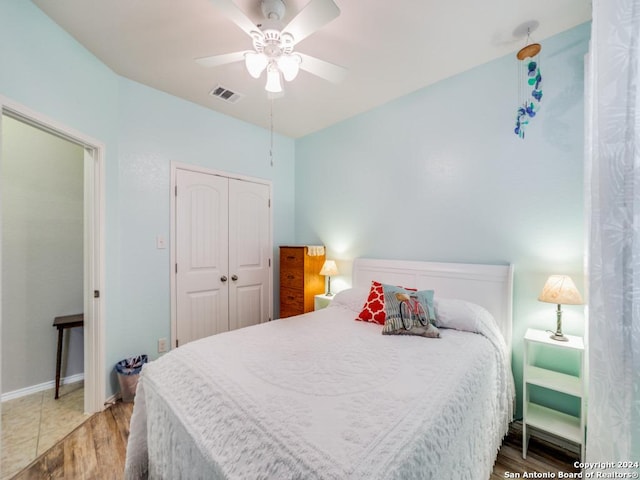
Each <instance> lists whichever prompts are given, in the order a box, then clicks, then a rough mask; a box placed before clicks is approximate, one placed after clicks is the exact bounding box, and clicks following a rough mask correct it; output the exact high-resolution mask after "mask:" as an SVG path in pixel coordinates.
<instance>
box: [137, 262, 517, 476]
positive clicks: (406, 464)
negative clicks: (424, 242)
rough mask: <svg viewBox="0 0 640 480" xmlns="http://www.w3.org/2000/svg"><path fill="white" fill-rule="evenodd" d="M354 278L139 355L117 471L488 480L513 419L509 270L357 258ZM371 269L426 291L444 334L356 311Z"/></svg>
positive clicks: (382, 278)
mask: <svg viewBox="0 0 640 480" xmlns="http://www.w3.org/2000/svg"><path fill="white" fill-rule="evenodd" d="M352 280H353V288H352V289H348V290H345V291H343V292H340V293H338V294H337V295H336V296H335V299H334V300H333V301H332V302H331V305H330V306H329V307H327V308H324V309H322V310H318V311H316V312H312V313H307V314H304V315H299V316H296V317H289V318H286V319H281V320H277V321H273V322H269V323H266V324H261V325H256V326H252V327H248V328H244V329H239V330H234V331H231V332H226V333H223V334H219V335H215V336H212V337H208V338H204V339H201V340H198V341H195V342H191V343H189V344H187V345H184V346H182V347H180V348H179V349H176V350H173V351H171V352H170V353H169V354H167V355H165V356H163V357H161V358H159V359H158V360H155V361H153V362H151V363H149V364H148V365H146V366H145V367H144V369H143V372H142V374H141V378H140V382H139V384H138V391H137V393H136V399H135V405H134V411H133V415H132V419H131V428H130V436H129V444H128V448H127V459H126V468H125V478H127V479H140V478H153V479H156V478H158V479H180V478H182V479H190V480H191V479H278V480H279V479H340V480H345V479H367V480H370V479H371V480H373V479H402V480H406V479H414V478H415V479H483V480H486V479H487V478H488V477H489V475H490V473H491V470H492V466H493V463H494V462H495V458H496V455H497V451H498V449H499V448H500V445H501V442H502V439H503V437H504V435H505V434H506V433H507V431H508V425H509V422H510V421H511V420H512V416H513V401H514V387H513V377H512V374H511V366H510V357H511V351H510V343H511V320H512V315H511V308H512V304H511V301H512V268H511V266H509V265H506V266H496V265H471V264H459V263H432V262H413V261H395V260H375V259H356V260H355V261H354V268H353V276H352ZM372 281H378V282H382V283H385V284H390V285H402V286H406V287H411V288H415V289H418V290H427V289H429V290H433V291H434V292H435V293H434V307H435V313H436V318H437V321H436V325H437V326H438V329H439V331H440V337H439V338H422V337H418V336H405V335H381V330H382V328H383V327H382V326H381V325H377V324H375V323H368V322H361V321H354V318H355V317H356V316H357V314H358V313H359V312H360V310H361V308H362V306H363V303H364V302H365V301H366V300H367V296H368V295H369V294H370V287H371V284H372Z"/></svg>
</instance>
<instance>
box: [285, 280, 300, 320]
mask: <svg viewBox="0 0 640 480" xmlns="http://www.w3.org/2000/svg"><path fill="white" fill-rule="evenodd" d="M301 313H304V292H303V291H302V290H298V289H294V288H286V287H285V288H283V287H282V286H281V287H280V317H282V318H284V317H290V316H292V315H299V314H301Z"/></svg>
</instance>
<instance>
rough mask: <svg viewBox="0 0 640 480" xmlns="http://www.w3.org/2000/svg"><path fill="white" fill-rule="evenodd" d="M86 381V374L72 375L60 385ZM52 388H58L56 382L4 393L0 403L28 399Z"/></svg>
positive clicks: (61, 380)
mask: <svg viewBox="0 0 640 480" xmlns="http://www.w3.org/2000/svg"><path fill="white" fill-rule="evenodd" d="M83 380H84V373H78V374H76V375H71V376H69V377H64V378H61V379H60V385H67V384H69V383H76V382H81V381H83ZM52 388H56V381H55V380H51V381H50V382H44V383H40V384H38V385H32V386H30V387H25V388H21V389H19V390H14V391H13V392H7V393H3V394H2V396H0V401H2V402H6V401H7V400H15V399H16V398H20V397H26V396H27V395H31V394H32V393H38V392H42V391H44V390H51V389H52Z"/></svg>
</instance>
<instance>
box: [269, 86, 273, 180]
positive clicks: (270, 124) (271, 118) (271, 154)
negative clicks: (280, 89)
mask: <svg viewBox="0 0 640 480" xmlns="http://www.w3.org/2000/svg"><path fill="white" fill-rule="evenodd" d="M269 162H270V163H271V166H272V167H273V98H271V99H269Z"/></svg>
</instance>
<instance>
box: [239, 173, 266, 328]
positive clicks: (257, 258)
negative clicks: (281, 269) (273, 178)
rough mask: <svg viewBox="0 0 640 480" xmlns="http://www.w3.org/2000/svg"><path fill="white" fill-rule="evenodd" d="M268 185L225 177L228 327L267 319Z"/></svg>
mask: <svg viewBox="0 0 640 480" xmlns="http://www.w3.org/2000/svg"><path fill="white" fill-rule="evenodd" d="M270 218H271V217H270V213H269V187H268V186H267V185H263V184H259V183H253V182H248V181H243V180H234V179H231V180H230V181H229V274H230V284H229V328H230V329H235V328H241V327H247V326H249V325H256V324H258V323H262V322H265V321H268V319H269V298H270V295H271V293H270V288H269V285H270V278H271V269H270V266H269V258H270V257H271V252H270V249H271V231H270V230H271V220H270Z"/></svg>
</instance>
